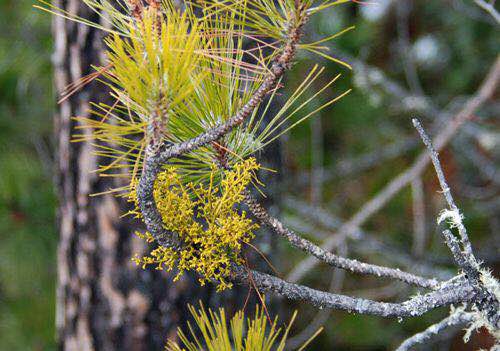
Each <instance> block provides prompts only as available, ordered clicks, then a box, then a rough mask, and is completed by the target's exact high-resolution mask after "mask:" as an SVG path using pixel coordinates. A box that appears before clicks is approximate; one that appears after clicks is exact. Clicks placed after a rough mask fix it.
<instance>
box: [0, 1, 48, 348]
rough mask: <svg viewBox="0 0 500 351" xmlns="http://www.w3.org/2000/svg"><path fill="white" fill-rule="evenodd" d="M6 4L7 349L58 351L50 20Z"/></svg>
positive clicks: (0, 237) (2, 315) (1, 59)
mask: <svg viewBox="0 0 500 351" xmlns="http://www.w3.org/2000/svg"><path fill="white" fill-rule="evenodd" d="M31 6H32V3H31V2H30V1H16V0H1V1H0V13H2V14H3V15H2V20H1V21H0V32H1V33H2V35H1V36H0V349H1V350H9V351H10V350H13V351H15V350H51V349H55V343H54V334H55V326H54V323H55V321H54V311H55V277H56V264H55V263H56V258H55V248H56V243H57V237H56V232H55V219H54V212H55V196H54V193H53V186H52V179H51V177H52V176H51V167H52V158H53V157H54V156H53V152H52V151H51V147H50V140H51V138H52V137H51V132H52V119H51V115H52V107H53V98H52V69H51V64H50V54H51V50H52V48H51V46H52V39H51V34H50V18H49V17H48V16H47V15H45V14H42V13H39V12H37V11H34V10H33V9H32V7H31Z"/></svg>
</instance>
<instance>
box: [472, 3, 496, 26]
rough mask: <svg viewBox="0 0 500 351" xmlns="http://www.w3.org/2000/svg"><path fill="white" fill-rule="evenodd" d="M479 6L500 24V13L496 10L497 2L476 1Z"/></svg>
mask: <svg viewBox="0 0 500 351" xmlns="http://www.w3.org/2000/svg"><path fill="white" fill-rule="evenodd" d="M474 2H475V3H476V5H477V6H479V7H480V8H482V9H483V10H484V11H486V12H488V13H489V14H490V15H491V16H492V17H493V18H494V19H495V21H496V22H497V24H500V13H498V11H497V10H496V9H495V1H491V0H490V1H488V2H487V1H484V0H474Z"/></svg>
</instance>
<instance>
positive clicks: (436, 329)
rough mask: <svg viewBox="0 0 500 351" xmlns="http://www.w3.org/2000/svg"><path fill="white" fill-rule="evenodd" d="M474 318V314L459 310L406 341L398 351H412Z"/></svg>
mask: <svg viewBox="0 0 500 351" xmlns="http://www.w3.org/2000/svg"><path fill="white" fill-rule="evenodd" d="M472 318H473V317H472V314H470V313H466V312H463V311H461V310H457V311H455V312H454V313H452V314H450V315H449V316H448V317H446V318H445V319H443V320H442V321H441V322H439V323H436V324H433V325H431V326H430V327H429V328H427V329H425V330H424V331H423V332H421V333H418V334H415V335H413V336H412V337H410V338H408V339H406V340H405V341H404V342H403V343H402V344H401V345H399V347H398V348H397V349H396V351H407V350H411V349H412V348H413V347H414V346H416V345H418V344H424V343H426V342H428V341H429V340H431V339H432V337H434V336H435V335H438V334H439V333H441V332H442V331H443V330H445V329H447V328H449V327H451V326H454V325H465V324H467V323H470V322H471V321H472Z"/></svg>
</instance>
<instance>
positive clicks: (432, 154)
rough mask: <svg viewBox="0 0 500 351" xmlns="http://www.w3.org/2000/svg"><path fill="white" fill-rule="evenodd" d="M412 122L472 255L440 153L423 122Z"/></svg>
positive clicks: (416, 120)
mask: <svg viewBox="0 0 500 351" xmlns="http://www.w3.org/2000/svg"><path fill="white" fill-rule="evenodd" d="M412 122H413V125H414V126H415V128H416V129H417V131H418V133H419V134H420V138H421V139H422V141H423V142H424V144H425V146H426V147H427V149H428V150H429V155H430V157H431V161H432V164H433V165H434V169H435V170H436V174H437V177H438V180H439V185H440V186H441V190H442V192H443V195H444V198H445V199H446V202H447V203H448V207H449V210H450V211H451V212H452V214H450V216H453V225H455V226H457V228H458V233H459V234H460V237H461V241H462V245H463V247H464V250H465V252H466V253H467V255H469V256H470V255H472V245H471V243H470V240H469V236H468V234H467V229H466V228H465V226H464V224H463V223H462V215H461V214H460V211H459V209H458V207H457V205H456V204H455V200H454V199H453V196H452V195H451V191H450V187H449V186H448V182H447V181H446V177H445V176H444V172H443V168H442V167H441V162H440V161H439V156H438V153H437V151H436V150H435V149H434V146H433V145H432V141H431V139H430V138H429V136H428V135H427V133H426V132H425V130H424V128H423V127H422V124H420V121H419V120H418V119H416V118H414V119H413V120H412Z"/></svg>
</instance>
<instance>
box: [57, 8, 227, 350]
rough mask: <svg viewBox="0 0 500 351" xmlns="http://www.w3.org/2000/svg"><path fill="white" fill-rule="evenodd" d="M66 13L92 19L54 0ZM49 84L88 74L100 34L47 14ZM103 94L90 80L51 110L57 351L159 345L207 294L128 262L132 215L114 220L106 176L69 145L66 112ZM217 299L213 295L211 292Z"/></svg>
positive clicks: (116, 212) (137, 249) (136, 244)
mask: <svg viewBox="0 0 500 351" xmlns="http://www.w3.org/2000/svg"><path fill="white" fill-rule="evenodd" d="M54 5H55V6H57V7H60V8H64V9H65V10H67V11H69V12H70V13H72V14H78V15H79V16H82V17H86V18H92V20H94V21H98V20H99V19H98V16H97V15H96V14H94V13H91V12H90V11H89V9H88V8H86V7H85V5H84V3H83V2H82V1H80V0H67V1H61V0H57V1H54ZM53 21H54V22H53V29H54V40H55V53H54V57H53V61H54V66H55V83H56V87H57V91H58V92H59V93H60V92H61V91H62V90H63V89H64V88H65V87H66V86H67V85H68V84H69V83H71V82H74V81H76V80H78V79H79V78H81V77H82V76H85V75H86V74H88V73H91V72H92V70H91V68H90V65H91V64H96V63H98V62H99V60H100V59H101V57H100V56H101V49H102V46H101V39H102V33H101V32H100V31H97V30H94V29H92V28H89V27H87V26H83V25H79V24H76V23H74V22H71V21H67V20H64V19H62V18H60V17H54V20H53ZM106 96H107V94H106V92H105V91H104V88H103V86H102V85H100V84H99V83H92V84H89V85H88V86H86V87H85V88H84V89H82V90H81V91H79V92H78V93H77V94H74V95H73V96H72V97H71V98H70V99H68V100H66V101H64V102H63V103H62V104H60V105H59V107H58V113H57V115H56V116H55V127H56V138H57V148H58V169H57V180H56V181H57V188H58V193H59V200H60V207H59V214H58V225H59V233H60V241H59V248H58V252H57V255H58V286H57V332H58V340H59V345H60V349H63V350H78V351H85V350H161V349H162V347H163V345H164V343H165V340H166V338H167V337H169V336H173V335H175V328H176V327H177V324H178V321H180V320H181V319H184V318H185V317H186V316H187V313H186V304H187V303H196V301H197V300H198V299H200V298H201V299H203V300H207V298H208V297H209V296H213V294H211V293H210V291H211V289H210V288H203V289H202V288H199V287H198V285H197V284H196V282H195V281H194V280H193V279H192V278H189V277H186V278H184V279H183V280H181V281H180V282H178V283H176V284H175V285H174V284H173V283H172V281H171V279H169V278H167V277H165V275H162V274H160V273H159V272H156V271H154V270H148V271H143V270H141V269H139V268H137V267H136V266H135V264H133V263H132V262H131V261H130V258H131V257H132V256H133V254H134V253H141V252H142V250H144V246H143V244H142V240H140V239H138V238H135V235H134V234H133V233H134V231H135V230H136V229H138V228H137V227H136V224H135V221H134V220H132V219H127V218H125V219H124V218H120V216H121V214H122V213H124V212H125V211H126V210H125V208H126V204H125V203H123V202H122V201H119V200H118V199H116V198H115V197H113V196H112V195H104V196H97V197H90V196H89V195H90V194H92V193H98V192H101V191H105V190H108V189H109V188H110V187H112V186H113V184H112V180H110V179H109V178H102V177H99V176H98V175H96V174H95V173H91V172H92V171H93V170H94V169H96V168H97V163H98V162H99V160H98V159H97V158H96V157H95V156H93V152H92V151H93V146H92V145H91V144H89V143H72V142H71V135H72V133H73V132H74V127H75V123H77V122H75V121H74V120H72V119H71V117H72V116H77V115H78V116H88V111H87V110H88V109H89V107H90V105H89V101H104V100H103V99H105V98H106ZM218 298H220V297H218Z"/></svg>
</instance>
